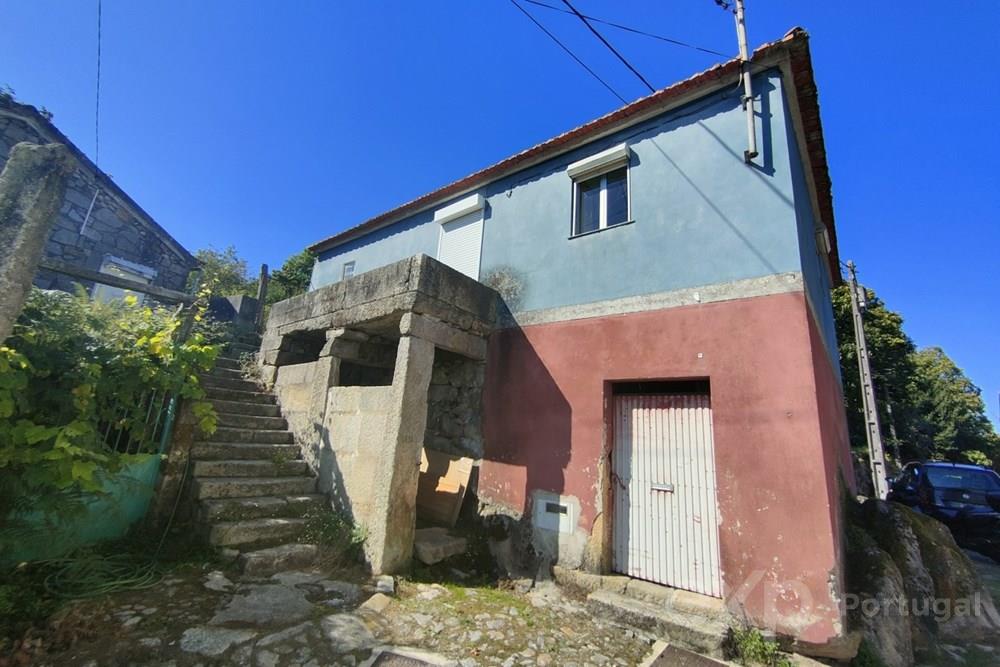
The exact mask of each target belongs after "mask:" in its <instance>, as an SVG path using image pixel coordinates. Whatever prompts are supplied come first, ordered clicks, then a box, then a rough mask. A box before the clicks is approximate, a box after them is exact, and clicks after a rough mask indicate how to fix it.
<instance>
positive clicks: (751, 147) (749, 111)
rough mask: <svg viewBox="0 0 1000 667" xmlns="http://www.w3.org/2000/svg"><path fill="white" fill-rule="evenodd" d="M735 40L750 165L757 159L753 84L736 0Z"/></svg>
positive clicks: (743, 24) (745, 155)
mask: <svg viewBox="0 0 1000 667" xmlns="http://www.w3.org/2000/svg"><path fill="white" fill-rule="evenodd" d="M736 38H737V39H738V40H739V43H740V69H741V74H740V76H741V77H742V78H743V110H744V111H745V112H746V115H747V150H746V151H745V152H744V153H743V161H744V162H746V163H747V164H750V162H751V160H753V159H754V158H755V157H757V120H756V118H755V117H754V110H753V83H752V82H751V76H750V53H749V51H748V49H747V24H746V17H745V16H744V13H743V0H736Z"/></svg>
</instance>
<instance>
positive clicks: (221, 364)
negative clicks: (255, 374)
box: [215, 357, 242, 371]
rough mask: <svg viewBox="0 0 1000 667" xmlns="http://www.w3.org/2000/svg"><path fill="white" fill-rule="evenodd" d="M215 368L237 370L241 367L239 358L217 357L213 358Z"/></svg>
mask: <svg viewBox="0 0 1000 667" xmlns="http://www.w3.org/2000/svg"><path fill="white" fill-rule="evenodd" d="M215 367H216V368H225V369H228V370H234V371H238V370H240V369H241V368H242V366H241V365H240V360H239V359H235V358H233V357H218V358H217V359H216V360H215Z"/></svg>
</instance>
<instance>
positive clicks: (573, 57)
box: [510, 0, 628, 104]
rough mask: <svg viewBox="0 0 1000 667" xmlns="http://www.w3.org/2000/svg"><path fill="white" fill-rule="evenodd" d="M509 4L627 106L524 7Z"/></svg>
mask: <svg viewBox="0 0 1000 667" xmlns="http://www.w3.org/2000/svg"><path fill="white" fill-rule="evenodd" d="M510 3H511V4H512V5H514V6H515V7H517V8H518V9H519V10H520V11H521V13H522V14H524V15H525V16H527V17H528V19H530V20H531V22H532V23H534V24H535V25H536V26H538V29H539V30H541V31H542V32H544V33H545V34H546V35H548V37H549V39H551V40H552V41H553V42H555V43H556V44H558V45H559V48H561V49H562V50H563V51H565V52H566V53H568V54H569V56H570V57H571V58H572V59H573V60H575V61H576V62H577V64H578V65H579V66H580V67H582V68H583V69H585V70H587V72H588V73H589V74H590V76H592V77H594V78H595V79H597V80H598V81H599V82H600V83H601V85H602V86H604V87H605V88H607V89H608V90H609V91H610V92H611V94H612V95H614V96H615V97H617V98H618V99H619V100H621V103H622V104H628V100H626V99H625V98H624V97H622V96H621V95H619V94H618V91H617V90H615V89H614V88H612V87H611V85H610V84H609V83H608V82H607V81H605V80H604V79H602V78H601V77H599V76H598V75H597V72H595V71H594V70H592V69H590V68H589V67H587V63H585V62H583V61H582V60H580V58H578V57H577V55H576V54H575V53H573V52H572V51H571V50H570V49H569V47H568V46H566V45H565V44H563V43H562V42H561V41H559V38H558V37H556V36H555V35H553V34H552V33H551V32H549V31H548V29H546V27H545V26H543V25H542V24H541V23H539V22H538V19H536V18H535V17H534V16H532V15H531V13H530V12H529V11H528V10H527V9H525V8H524V7H522V6H521V5H519V4H518V2H517V0H510Z"/></svg>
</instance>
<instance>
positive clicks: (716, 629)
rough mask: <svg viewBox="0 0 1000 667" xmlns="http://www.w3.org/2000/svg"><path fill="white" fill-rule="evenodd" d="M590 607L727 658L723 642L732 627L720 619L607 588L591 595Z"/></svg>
mask: <svg viewBox="0 0 1000 667" xmlns="http://www.w3.org/2000/svg"><path fill="white" fill-rule="evenodd" d="M587 608H588V609H589V610H590V612H591V613H592V614H594V615H595V616H601V617H602V618H606V619H607V620H609V621H613V622H615V623H619V624H623V625H627V626H631V627H634V628H638V629H640V630H643V631H645V632H649V633H651V634H653V635H655V636H656V637H659V638H663V639H666V640H667V641H668V642H670V643H671V644H676V645H678V646H681V647H683V648H687V649H691V650H692V651H697V652H698V653H702V654H705V655H708V656H711V657H715V658H721V657H723V653H724V652H723V643H724V642H725V639H726V634H727V633H728V631H729V628H728V626H727V625H726V624H725V623H722V622H720V621H717V620H712V619H708V618H705V617H704V616H700V615H696V614H683V613H680V612H676V611H670V610H668V609H666V608H664V607H663V606H662V605H657V604H653V603H651V602H645V601H642V600H636V599H634V598H630V597H627V596H625V595H621V594H620V593H614V592H611V591H606V590H598V591H594V592H593V593H591V594H590V595H588V596H587Z"/></svg>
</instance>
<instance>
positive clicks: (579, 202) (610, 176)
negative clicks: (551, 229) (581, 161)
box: [573, 167, 629, 235]
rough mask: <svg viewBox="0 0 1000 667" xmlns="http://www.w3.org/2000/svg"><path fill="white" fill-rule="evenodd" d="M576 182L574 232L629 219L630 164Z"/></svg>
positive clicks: (575, 233) (590, 230)
mask: <svg viewBox="0 0 1000 667" xmlns="http://www.w3.org/2000/svg"><path fill="white" fill-rule="evenodd" d="M574 185H575V188H576V202H575V203H576V206H575V210H576V215H575V219H574V223H573V234H574V235H577V234H586V233H587V232H596V231H597V230H599V229H607V228H608V227H613V226H615V225H620V224H622V223H624V222H628V220H629V215H628V212H629V211H628V199H629V198H628V167H620V168H618V169H615V170H613V171H609V172H608V173H606V174H601V175H600V176H594V177H592V178H588V179H587V180H585V181H579V182H577V183H575V184H574Z"/></svg>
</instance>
